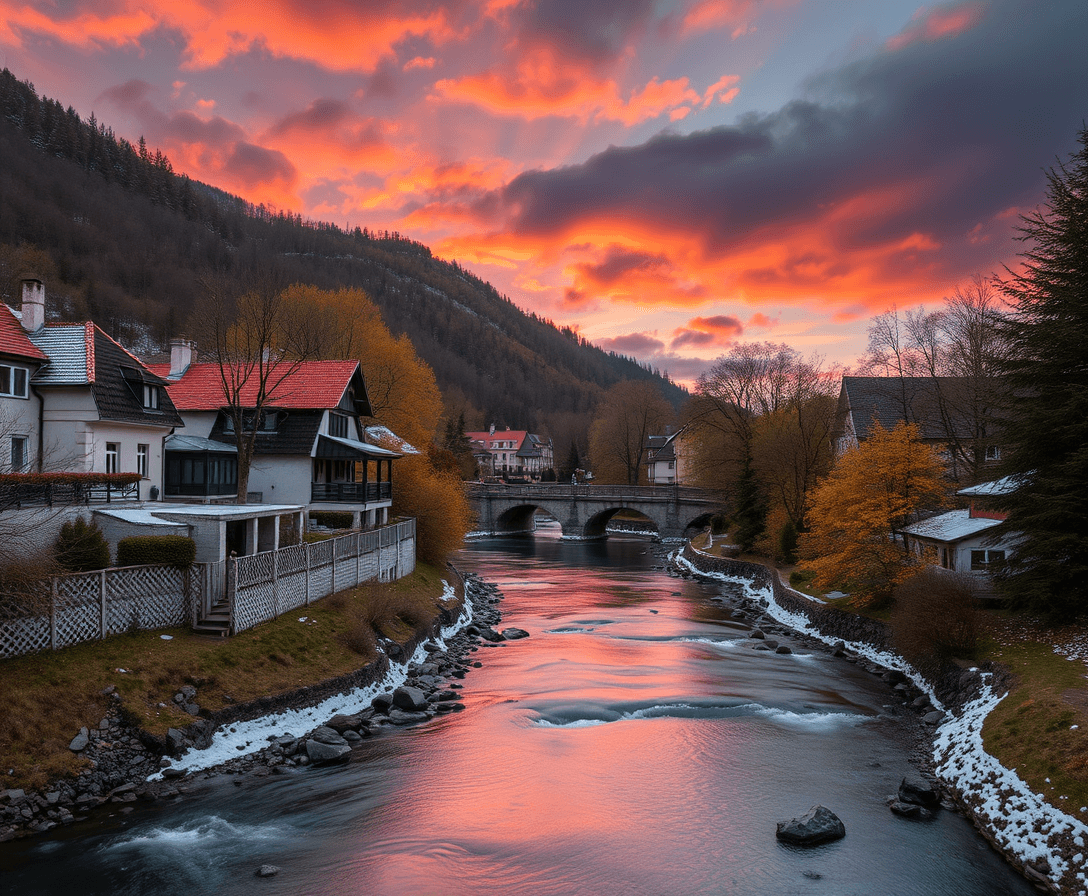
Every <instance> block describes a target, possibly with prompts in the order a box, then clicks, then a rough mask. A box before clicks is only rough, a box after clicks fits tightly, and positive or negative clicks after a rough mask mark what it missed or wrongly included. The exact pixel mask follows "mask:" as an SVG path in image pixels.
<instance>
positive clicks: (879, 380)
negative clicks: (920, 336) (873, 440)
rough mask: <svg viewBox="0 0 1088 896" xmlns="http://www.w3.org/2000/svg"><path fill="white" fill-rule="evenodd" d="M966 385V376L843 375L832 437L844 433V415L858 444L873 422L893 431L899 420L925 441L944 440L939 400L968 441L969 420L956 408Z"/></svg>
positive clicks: (944, 432) (953, 423)
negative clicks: (914, 426)
mask: <svg viewBox="0 0 1088 896" xmlns="http://www.w3.org/2000/svg"><path fill="white" fill-rule="evenodd" d="M968 386H969V380H968V379H967V378H966V377H951V376H945V377H928V376H920V377H889V376H844V377H843V378H842V391H841V392H840V393H839V408H838V419H837V425H836V432H835V437H836V438H838V437H840V436H842V435H843V434H844V433H845V431H846V416H847V414H849V415H850V416H851V417H852V419H853V423H854V431H855V432H856V433H857V437H858V441H859V442H864V441H865V440H866V439H867V438H868V437H869V434H870V432H871V430H872V428H873V423H874V421H875V422H877V423H879V424H880V425H881V426H882V427H884V429H889V430H890V429H894V428H895V427H896V425H897V424H898V423H900V422H901V421H903V422H907V423H914V424H915V425H917V427H918V429H919V431H920V433H921V435H922V438H923V439H925V440H927V441H947V440H948V432H947V430H946V429H945V424H944V421H943V420H942V419H941V401H940V399H941V397H942V396H943V398H944V399H945V405H944V407H945V411H946V412H947V413H949V414H950V416H951V418H952V419H951V423H952V426H953V428H954V429H956V430H958V432H957V433H956V435H957V436H958V437H959V438H971V436H972V433H971V429H970V425H969V424H970V421H969V420H968V419H967V418H966V417H965V415H964V414H962V413H959V412H957V410H956V409H957V408H961V407H966V406H967V404H966V402H965V401H964V396H965V395H966V392H967V389H968Z"/></svg>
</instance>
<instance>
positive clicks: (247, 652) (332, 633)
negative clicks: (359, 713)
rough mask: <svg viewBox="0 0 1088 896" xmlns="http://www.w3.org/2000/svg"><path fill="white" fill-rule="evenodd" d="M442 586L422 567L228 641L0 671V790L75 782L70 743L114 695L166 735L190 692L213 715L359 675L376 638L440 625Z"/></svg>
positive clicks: (116, 648)
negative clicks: (182, 696)
mask: <svg viewBox="0 0 1088 896" xmlns="http://www.w3.org/2000/svg"><path fill="white" fill-rule="evenodd" d="M442 578H443V575H442V573H441V572H440V571H439V570H438V569H436V568H434V567H430V566H426V565H424V564H420V565H418V566H417V568H416V571H415V573H413V574H412V575H410V576H406V577H405V578H403V579H401V580H400V581H397V582H392V583H386V584H381V583H368V584H366V585H362V586H360V587H359V588H355V589H352V590H350V591H344V592H341V593H339V594H335V595H332V596H330V597H327V598H325V599H324V600H322V601H319V602H318V603H316V604H314V605H313V606H311V607H305V608H300V609H298V610H295V611H293V612H291V613H288V614H285V615H283V616H281V617H279V618H278V619H276V620H274V621H272V622H268V623H264V624H263V625H259V626H257V627H256V628H254V629H251V630H249V631H247V632H243V633H242V634H240V635H236V636H235V637H233V638H208V637H204V636H199V635H194V634H193V633H192V632H190V631H189V630H188V629H183V628H178V629H168V630H159V631H154V632H140V633H137V634H132V635H119V636H117V637H113V638H109V639H107V640H104V641H95V642H90V643H86V644H80V645H77V646H75V647H70V648H67V649H65V650H60V651H57V652H56V653H42V654H36V655H34V656H27V657H19V658H17V659H10V660H3V661H0V683H2V687H0V774H2V775H3V777H2V778H0V788H5V787H23V788H27V789H30V788H40V787H43V786H44V785H45V784H46V783H48V782H49V781H50V780H53V779H55V778H58V777H61V776H65V775H72V774H75V773H77V772H78V771H79V770H80V769H81V768H82V767H83V764H84V762H85V760H82V759H80V757H79V756H77V755H76V754H74V753H72V752H71V751H70V750H69V749H68V744H69V743H70V742H71V740H72V738H73V736H74V735H75V734H76V732H77V731H78V730H79V728H80V727H81V726H84V725H86V726H88V727H90V726H95V725H97V724H98V723H99V722H100V721H101V719H102V718H103V717H104V716H105V715H106V713H107V711H108V709H109V708H110V707H111V706H112V705H114V703H113V701H112V700H111V698H110V697H109V696H108V695H105V694H103V691H104V690H106V689H107V688H108V687H109V686H111V685H112V686H114V687H115V688H116V689H117V692H118V693H119V694H120V695H121V698H122V701H121V705H122V707H123V710H124V712H125V713H127V714H128V716H129V718H130V720H132V721H134V722H138V723H140V724H141V725H143V727H145V728H146V729H148V730H149V731H152V732H154V733H156V734H163V733H165V731H166V729H167V728H170V727H181V726H184V725H186V724H188V723H189V722H191V721H192V717H191V716H189V715H188V714H186V713H185V712H184V711H182V710H181V709H180V708H179V707H177V705H176V704H175V703H174V700H173V698H174V695H175V694H176V693H177V692H178V689H179V688H180V687H182V686H183V685H185V684H191V685H193V686H195V687H197V688H198V689H199V696H198V700H199V703H200V705H201V707H202V708H204V709H207V710H210V711H213V712H214V711H216V710H219V709H222V708H223V707H225V706H227V705H229V704H232V703H244V702H246V701H249V700H253V699H255V698H257V697H262V696H266V695H274V694H282V693H285V692H288V691H292V690H295V689H296V688H299V687H303V686H306V685H311V684H316V683H318V682H320V681H323V680H325V679H328V678H334V677H336V676H340V675H345V674H347V673H349V672H352V671H354V670H356V669H358V668H360V667H361V666H363V665H365V664H366V663H369V662H371V661H372V660H373V659H374V658H375V656H376V653H375V648H376V644H377V640H376V639H377V636H378V635H381V636H384V637H388V638H392V639H393V640H403V639H406V638H408V637H409V636H410V635H411V634H412V633H413V631H414V630H415V629H416V628H417V627H418V626H420V625H424V624H427V623H429V622H430V621H431V620H432V619H433V618H434V617H435V614H436V612H437V610H438V608H439V606H440V605H441V599H442V593H443V586H442ZM164 635H166V636H169V640H165V639H164V638H163V637H162V636H164Z"/></svg>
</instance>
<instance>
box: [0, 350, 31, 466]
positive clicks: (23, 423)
mask: <svg viewBox="0 0 1088 896" xmlns="http://www.w3.org/2000/svg"><path fill="white" fill-rule="evenodd" d="M5 363H7V362H5ZM38 407H39V402H38V398H37V396H36V395H35V394H34V393H33V392H31V393H30V397H29V398H10V397H8V396H2V397H0V472H3V473H10V472H11V439H12V437H13V436H22V437H24V438H26V440H27V450H26V463H25V465H24V467H23V470H22V471H20V472H33V471H36V470H37V462H38Z"/></svg>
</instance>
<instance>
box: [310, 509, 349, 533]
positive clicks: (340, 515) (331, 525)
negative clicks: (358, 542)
mask: <svg viewBox="0 0 1088 896" xmlns="http://www.w3.org/2000/svg"><path fill="white" fill-rule="evenodd" d="M351 519H352V515H351V511H349V510H314V511H311V512H310V520H311V521H312V522H314V523H317V525H319V526H324V527H325V528H326V529H350V528H351Z"/></svg>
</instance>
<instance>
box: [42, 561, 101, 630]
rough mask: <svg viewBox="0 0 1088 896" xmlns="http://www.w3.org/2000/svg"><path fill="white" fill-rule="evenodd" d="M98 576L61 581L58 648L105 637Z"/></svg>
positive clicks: (57, 610) (68, 578)
mask: <svg viewBox="0 0 1088 896" xmlns="http://www.w3.org/2000/svg"><path fill="white" fill-rule="evenodd" d="M99 584H100V575H99V573H97V572H92V573H85V574H83V575H78V576H65V577H63V578H60V579H57V606H56V611H55V613H54V618H55V620H56V646H57V647H58V648H59V647H68V646H69V645H71V644H79V643H80V642H82V641H93V640H95V639H97V638H100V637H101V636H102V605H101V602H100V601H101V598H100V593H99Z"/></svg>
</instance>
